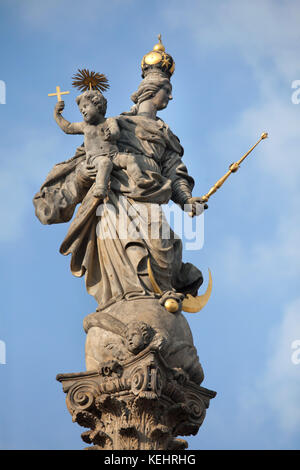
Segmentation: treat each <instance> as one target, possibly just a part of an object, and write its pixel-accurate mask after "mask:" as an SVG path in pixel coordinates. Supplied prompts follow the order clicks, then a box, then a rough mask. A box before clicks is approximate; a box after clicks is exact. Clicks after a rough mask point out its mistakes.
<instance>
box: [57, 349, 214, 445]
mask: <svg viewBox="0 0 300 470" xmlns="http://www.w3.org/2000/svg"><path fill="white" fill-rule="evenodd" d="M57 380H58V381H59V382H61V383H62V386H63V391H64V392H65V393H66V394H67V397H66V403H67V407H68V410H69V412H70V413H71V415H72V420H73V422H77V423H78V424H79V425H80V426H83V427H86V428H88V429H89V430H88V431H86V432H83V433H82V439H83V441H84V442H86V443H88V444H92V445H91V446H89V447H87V449H95V450H103V449H105V450H126V449H130V450H137V449H141V450H175V449H176V450H178V449H185V448H187V442H186V441H185V440H183V439H178V438H177V436H189V435H195V434H197V432H198V429H199V427H200V426H201V424H202V422H203V420H204V418H205V414H206V409H207V408H208V406H209V401H210V399H211V398H214V397H215V396H216V392H214V391H212V390H208V389H206V388H204V387H202V386H200V385H197V384H196V383H194V382H191V381H190V380H189V378H188V376H187V375H186V374H185V373H184V372H183V371H182V369H176V368H171V367H169V366H168V364H167V363H166V362H165V360H164V359H163V357H162V355H161V353H160V351H159V350H158V349H156V348H151V347H150V348H148V349H147V350H144V351H142V352H140V353H139V354H138V355H137V356H136V357H134V358H132V359H129V360H126V361H120V362H118V361H109V362H106V363H103V364H102V365H101V366H100V368H99V369H98V370H94V371H88V372H80V373H73V374H59V375H58V376H57Z"/></svg>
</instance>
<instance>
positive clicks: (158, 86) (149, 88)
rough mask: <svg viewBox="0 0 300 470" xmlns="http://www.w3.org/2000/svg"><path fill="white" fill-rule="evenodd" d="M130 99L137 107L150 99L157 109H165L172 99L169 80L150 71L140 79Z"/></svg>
mask: <svg viewBox="0 0 300 470" xmlns="http://www.w3.org/2000/svg"><path fill="white" fill-rule="evenodd" d="M131 99H132V101H133V102H134V103H135V105H136V106H137V107H139V105H140V104H141V103H142V102H143V101H148V100H151V101H152V102H153V104H154V105H155V107H156V109H157V110H158V111H160V110H162V109H165V108H166V107H167V106H168V103H169V101H170V100H171V99H173V97H172V85H171V82H170V80H169V79H168V78H167V77H164V76H162V75H160V74H159V73H152V74H151V75H148V76H147V77H146V78H144V80H142V82H141V83H140V85H139V87H138V89H137V91H136V92H135V93H133V94H132V95H131Z"/></svg>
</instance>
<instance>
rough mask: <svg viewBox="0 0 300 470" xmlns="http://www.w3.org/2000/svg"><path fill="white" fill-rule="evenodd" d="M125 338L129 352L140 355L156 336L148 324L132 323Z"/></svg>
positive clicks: (126, 330)
mask: <svg viewBox="0 0 300 470" xmlns="http://www.w3.org/2000/svg"><path fill="white" fill-rule="evenodd" d="M124 336H125V338H126V342H127V348H128V350H129V351H130V352H132V353H133V354H138V353H139V352H140V351H142V350H143V349H145V348H146V347H147V346H148V344H149V343H150V341H151V340H152V338H153V336H154V331H153V329H152V328H151V326H150V325H147V323H144V322H131V323H129V325H127V327H126V329H125V332H124Z"/></svg>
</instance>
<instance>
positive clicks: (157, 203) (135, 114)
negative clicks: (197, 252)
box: [33, 39, 215, 449]
mask: <svg viewBox="0 0 300 470" xmlns="http://www.w3.org/2000/svg"><path fill="white" fill-rule="evenodd" d="M174 68H175V64H174V60H173V58H172V57H171V56H170V55H169V54H167V53H166V52H165V48H164V46H163V44H162V43H161V39H159V43H158V44H156V46H154V48H153V50H152V51H151V52H150V53H148V54H146V55H145V56H144V58H143V61H142V81H141V83H140V85H139V87H138V90H137V91H136V92H135V93H134V94H133V95H132V97H131V99H132V101H133V102H134V106H133V107H132V108H131V110H130V111H129V112H123V113H122V114H120V115H118V116H116V117H115V118H105V112H106V99H105V98H104V96H103V95H102V93H101V91H100V90H99V88H98V89H97V83H96V85H95V83H94V85H95V86H94V87H93V86H92V85H91V83H92V79H91V80H90V86H89V88H88V89H86V90H85V91H84V93H83V94H82V95H80V96H79V97H78V98H77V100H76V101H77V104H78V106H79V109H80V112H81V114H82V116H83V121H82V122H81V123H70V122H68V121H67V120H66V119H65V118H64V117H62V111H63V109H64V103H63V102H62V101H58V103H57V104H56V106H55V111H54V117H55V120H56V122H57V123H58V125H59V126H60V127H61V128H62V130H63V131H64V132H66V133H68V134H83V135H84V144H83V145H82V146H81V147H79V148H78V149H77V151H76V153H75V156H74V157H73V158H71V159H69V160H67V161H64V162H62V163H58V164H57V165H55V166H54V168H53V169H52V170H51V171H50V173H49V175H48V176H47V178H46V180H45V182H44V184H43V185H42V186H41V188H40V191H39V192H38V193H37V194H36V195H35V197H34V201H33V202H34V206H35V211H36V215H37V217H38V218H39V220H40V221H41V222H42V223H43V224H56V223H62V222H68V221H69V220H71V218H72V217H73V214H74V211H75V208H76V206H77V205H80V206H79V208H78V211H77V213H76V215H75V217H74V219H73V221H72V222H71V225H70V227H69V230H68V233H67V235H66V237H65V239H64V241H63V242H62V245H61V247H60V252H61V253H62V254H64V255H69V254H70V255H71V272H72V274H73V275H75V276H79V277H80V276H83V275H84V276H85V283H86V289H87V291H88V293H89V294H91V295H92V296H94V298H95V299H96V301H97V305H98V306H97V308H96V311H95V312H94V313H91V314H89V315H87V317H86V318H85V319H84V329H85V331H86V333H87V338H86V346H85V357H86V369H87V371H86V372H81V373H78V374H74V373H72V374H60V375H59V376H58V380H59V381H60V382H62V384H63V387H64V391H65V392H66V393H67V406H68V409H69V411H70V412H71V414H72V416H73V420H75V421H77V422H78V423H79V424H81V425H83V426H85V427H88V428H90V431H87V432H85V433H83V435H82V438H83V440H84V441H85V442H88V443H90V444H93V446H92V448H95V449H176V448H185V447H186V445H187V444H186V442H185V441H183V440H182V439H177V438H176V436H178V435H189V434H195V433H196V432H197V431H198V428H199V426H200V425H201V423H202V421H203V419H204V416H205V410H206V408H207V407H208V405H209V400H210V399H211V398H213V397H214V396H215V392H212V391H210V390H208V389H205V388H204V387H202V386H201V383H202V381H203V378H204V374H203V370H202V367H201V364H200V362H199V358H198V355H197V351H196V349H195V346H194V343H193V337H192V333H191V331H190V328H189V325H188V323H187V321H186V319H185V317H184V316H183V315H182V309H184V305H185V303H186V305H187V306H188V305H190V304H189V302H193V301H194V302H196V303H197V302H198V303H199V299H200V304H201V306H203V303H205V302H206V301H207V297H208V294H204V295H203V296H202V297H203V298H202V300H201V296H198V289H199V287H200V286H201V284H202V282H203V277H202V273H201V271H200V270H199V269H198V268H197V267H195V266H194V265H192V264H191V263H185V262H184V261H183V260H182V242H181V240H180V239H179V238H178V237H176V236H175V234H174V233H173V231H172V230H171V228H170V227H169V225H168V223H167V221H166V218H165V217H164V214H163V211H162V207H161V206H162V205H164V204H167V203H168V202H169V201H170V200H172V201H174V202H175V203H176V204H178V205H179V206H180V207H181V208H182V209H183V210H188V211H189V212H190V213H191V215H197V214H200V213H201V212H202V211H203V210H204V208H206V206H205V205H204V203H203V201H202V200H201V198H197V197H193V196H192V189H193V186H194V180H193V178H192V177H191V176H190V175H189V173H188V171H187V168H186V166H185V164H184V163H183V161H182V156H183V148H182V146H181V144H180V141H179V139H178V138H177V137H176V136H175V135H174V134H173V132H172V131H171V129H170V128H169V126H168V125H167V124H166V123H165V122H163V121H162V120H161V119H160V118H159V117H158V116H157V112H158V111H160V110H162V109H164V108H166V107H167V105H168V103H169V101H170V100H171V99H172V85H171V82H170V78H171V76H172V74H173V72H174ZM85 72H87V71H85ZM90 77H92V75H90ZM92 78H93V77H92ZM165 233H168V236H163V234H165ZM191 299H192V300H191ZM193 299H194V300H193ZM197 299H198V300H197ZM201 302H202V303H201ZM200 304H199V305H200ZM190 308H192V307H191V306H190ZM186 310H187V311H192V310H188V307H187V309H186Z"/></svg>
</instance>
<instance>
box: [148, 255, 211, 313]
mask: <svg viewBox="0 0 300 470" xmlns="http://www.w3.org/2000/svg"><path fill="white" fill-rule="evenodd" d="M147 267H148V274H149V279H150V282H151V284H152V287H153V290H154V292H155V293H156V294H160V295H162V293H163V292H162V290H161V288H160V287H159V285H158V284H157V282H156V280H155V278H154V274H153V271H152V268H151V263H150V258H148V261H147ZM208 276H209V278H208V286H207V289H206V291H205V292H204V294H202V295H197V296H196V297H193V296H192V295H191V294H187V296H186V298H185V299H184V300H183V302H182V310H183V311H184V312H187V313H197V312H200V310H202V309H203V307H205V305H206V304H207V302H208V300H209V298H210V295H211V291H212V276H211V271H210V269H208Z"/></svg>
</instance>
